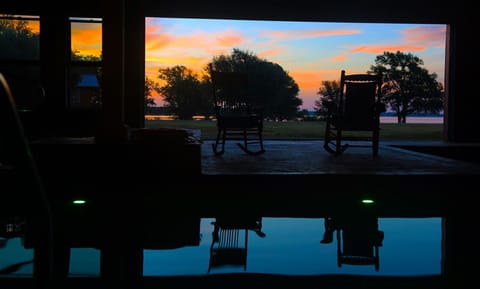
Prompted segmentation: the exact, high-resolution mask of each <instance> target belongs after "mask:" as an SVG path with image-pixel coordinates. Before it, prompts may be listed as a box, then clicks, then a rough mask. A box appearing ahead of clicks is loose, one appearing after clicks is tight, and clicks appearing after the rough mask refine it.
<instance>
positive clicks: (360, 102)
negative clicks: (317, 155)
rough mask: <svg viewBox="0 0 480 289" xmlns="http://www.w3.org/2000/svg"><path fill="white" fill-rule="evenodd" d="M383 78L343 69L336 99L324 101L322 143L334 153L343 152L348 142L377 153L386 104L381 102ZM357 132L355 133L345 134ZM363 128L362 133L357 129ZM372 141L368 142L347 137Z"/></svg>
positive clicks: (348, 144)
mask: <svg viewBox="0 0 480 289" xmlns="http://www.w3.org/2000/svg"><path fill="white" fill-rule="evenodd" d="M381 85H382V78H381V76H379V75H370V74H350V75H347V74H345V71H344V70H342V72H341V76H340V87H339V91H338V93H337V96H336V98H335V100H332V101H327V102H325V103H324V105H325V106H326V108H327V119H326V125H325V138H324V145H323V147H324V148H325V150H326V151H327V152H329V153H332V154H334V155H340V154H342V153H343V152H344V151H345V150H346V149H347V147H349V146H363V147H365V146H367V147H372V150H373V155H377V154H378V143H379V131H380V113H382V112H384V111H385V105H384V104H383V103H381V102H380V90H381ZM346 131H355V132H357V133H356V134H357V135H356V136H353V135H350V136H347V135H346V134H345V132H346ZM359 132H363V133H359ZM349 140H350V141H353V140H356V141H371V144H370V145H362V144H359V143H357V144H356V145H352V144H351V143H347V141H349Z"/></svg>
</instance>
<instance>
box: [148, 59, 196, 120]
mask: <svg viewBox="0 0 480 289" xmlns="http://www.w3.org/2000/svg"><path fill="white" fill-rule="evenodd" d="M158 72H159V75H158V77H159V78H160V79H162V80H164V81H165V82H166V83H165V85H163V86H160V87H158V88H157V89H156V90H157V92H158V93H159V94H160V95H161V96H162V98H163V100H164V101H165V103H166V107H167V109H168V110H169V112H170V113H173V114H176V115H177V116H178V117H179V118H180V119H191V118H192V116H193V115H196V114H197V113H198V112H199V111H204V108H203V104H204V103H205V102H204V100H203V97H204V93H202V89H201V88H202V85H201V83H200V81H199V80H198V79H197V77H196V75H195V74H194V73H193V72H192V70H190V69H188V68H186V67H185V66H183V65H176V66H173V67H168V68H160V69H159V70H158Z"/></svg>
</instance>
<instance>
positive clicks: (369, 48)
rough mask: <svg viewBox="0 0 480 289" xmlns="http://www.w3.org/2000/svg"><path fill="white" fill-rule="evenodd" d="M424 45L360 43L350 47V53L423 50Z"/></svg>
mask: <svg viewBox="0 0 480 289" xmlns="http://www.w3.org/2000/svg"><path fill="white" fill-rule="evenodd" d="M425 49H426V47H425V46H419V45H413V44H391V45H386V44H379V45H362V46H357V47H353V48H351V49H350V52H351V53H356V52H365V53H372V54H383V52H384V51H423V50H425Z"/></svg>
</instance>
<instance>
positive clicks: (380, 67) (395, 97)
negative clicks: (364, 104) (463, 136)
mask: <svg viewBox="0 0 480 289" xmlns="http://www.w3.org/2000/svg"><path fill="white" fill-rule="evenodd" d="M422 66H423V60H422V59H420V58H419V57H417V56H415V55H413V54H411V53H403V52H400V51H397V52H395V53H393V52H384V53H383V54H382V55H378V56H377V57H376V58H375V65H372V66H371V68H370V71H369V73H375V74H381V75H382V76H383V86H382V100H383V101H384V102H385V103H386V104H387V105H388V108H389V109H390V110H393V111H395V113H396V114H397V117H398V122H399V123H405V122H406V118H407V115H408V114H411V113H414V112H419V113H439V112H440V111H442V109H443V99H444V93H443V86H442V84H441V83H439V82H437V80H436V78H437V75H436V74H435V73H432V74H430V73H429V72H428V70H427V69H426V68H424V67H422Z"/></svg>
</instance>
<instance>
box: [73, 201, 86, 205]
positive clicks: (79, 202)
mask: <svg viewBox="0 0 480 289" xmlns="http://www.w3.org/2000/svg"><path fill="white" fill-rule="evenodd" d="M72 203H73V204H74V205H83V204H85V203H86V201H85V200H73V202H72Z"/></svg>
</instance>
